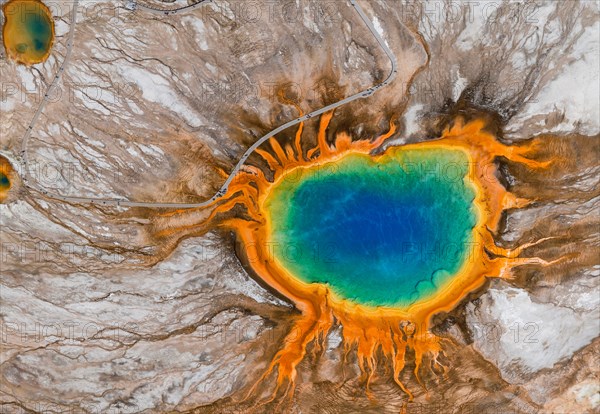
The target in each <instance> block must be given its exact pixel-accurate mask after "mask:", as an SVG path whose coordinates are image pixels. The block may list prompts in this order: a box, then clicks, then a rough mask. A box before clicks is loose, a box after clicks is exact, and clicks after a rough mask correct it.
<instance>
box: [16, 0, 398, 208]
mask: <svg viewBox="0 0 600 414" xmlns="http://www.w3.org/2000/svg"><path fill="white" fill-rule="evenodd" d="M211 1H212V0H207V1H201V2H199V3H196V4H194V5H191V6H185V7H183V8H180V9H175V10H171V11H168V14H176V13H179V12H183V11H189V10H193V9H194V8H196V7H199V6H200V5H202V4H207V3H209V2H211ZM350 4H351V5H352V7H354V9H355V10H356V12H357V13H358V15H359V16H360V18H361V19H362V21H363V22H364V23H365V25H366V26H367V28H368V29H369V31H370V32H371V34H372V35H373V36H374V37H375V39H376V40H377V43H378V44H379V46H380V47H381V48H382V49H383V51H384V52H385V54H386V55H387V57H388V58H389V60H390V63H391V65H392V69H391V71H390V73H389V75H388V77H387V78H386V79H385V80H384V81H383V82H381V83H379V84H377V85H375V86H372V87H370V88H369V89H367V90H365V91H362V92H359V93H356V94H354V95H352V96H348V97H347V98H344V99H342V100H341V101H339V102H336V103H333V104H331V105H327V106H325V107H323V108H321V109H317V110H316V111H313V112H311V113H308V114H306V115H303V116H301V117H298V118H296V119H294V120H291V121H289V122H287V123H285V124H283V125H281V126H279V127H278V128H275V129H274V130H272V131H271V132H269V133H268V134H266V135H264V136H262V137H261V138H260V139H259V140H257V141H256V142H255V143H254V144H253V145H252V146H251V147H250V148H248V149H247V150H246V152H244V154H243V155H242V156H241V158H240V159H239V161H238V163H237V164H236V166H235V167H234V169H233V170H232V171H231V173H230V174H229V177H227V180H225V182H224V183H223V185H222V186H221V188H220V189H219V190H218V191H217V193H216V194H215V195H213V196H212V197H211V198H210V199H208V200H206V201H203V202H201V203H154V202H138V201H129V200H122V199H114V198H90V197H69V196H63V195H60V194H55V193H51V192H49V191H47V190H45V189H43V188H40V187H38V186H37V184H34V183H31V182H29V169H28V166H27V141H28V140H29V136H30V135H31V130H32V129H33V126H34V124H35V122H36V121H37V119H38V117H39V116H40V114H41V112H42V111H43V109H44V106H45V105H46V102H47V100H48V96H49V94H50V92H51V91H52V89H53V87H54V85H55V84H56V82H57V81H58V80H59V79H60V76H61V74H62V73H63V70H64V68H65V66H66V64H67V63H68V61H69V59H70V57H71V50H72V48H73V33H74V31H75V23H76V14H77V6H78V0H75V2H74V3H73V20H72V23H71V28H70V29H69V38H68V39H69V40H68V43H67V54H66V56H65V59H64V60H63V62H62V64H61V65H60V67H59V70H58V73H57V75H56V76H55V77H54V79H53V80H52V83H51V84H50V87H49V88H48V92H47V93H46V94H45V96H44V99H43V100H42V102H41V103H40V106H39V107H38V109H37V111H36V113H35V115H34V117H33V119H32V120H31V123H30V124H29V127H28V129H27V131H26V133H25V136H24V137H23V141H22V148H21V156H22V158H23V163H24V165H23V167H24V168H23V171H24V172H23V182H24V183H25V186H27V187H28V188H30V189H33V190H36V191H39V192H40V193H42V194H44V195H45V196H46V197H48V198H51V199H54V200H60V201H65V202H69V203H76V204H96V205H106V206H123V207H149V208H197V207H204V206H207V205H209V204H211V203H213V202H214V201H216V200H218V199H219V198H221V197H222V196H223V195H224V194H225V193H226V192H227V189H228V188H229V184H231V182H232V181H233V180H234V178H235V176H236V174H237V173H238V172H239V171H240V169H241V168H242V166H243V165H244V163H245V162H246V160H247V159H248V157H250V155H251V154H252V153H253V152H254V151H255V150H256V149H257V148H258V147H260V146H261V145H262V144H263V143H264V142H265V141H267V140H268V139H269V138H271V137H273V136H275V135H276V134H278V133H280V132H281V131H283V130H285V129H287V128H290V127H292V126H294V125H297V124H299V123H301V122H304V121H306V120H308V119H310V118H312V117H315V116H318V115H321V114H323V113H325V112H327V111H331V110H333V109H335V108H338V107H340V106H342V105H345V104H347V103H349V102H352V101H355V100H357V99H364V98H367V97H369V96H371V95H373V94H374V93H375V92H377V91H378V90H379V89H381V88H383V87H385V86H387V85H388V84H390V83H391V82H392V81H393V80H394V78H395V77H396V74H397V73H398V68H397V62H396V56H394V54H393V52H392V51H391V50H390V48H389V47H388V46H387V45H386V43H385V41H384V40H383V39H382V38H381V36H380V35H379V33H378V32H377V30H375V28H374V27H373V24H372V23H371V22H370V20H369V18H368V17H367V15H366V14H365V13H364V12H363V10H362V8H361V7H360V6H359V5H358V3H357V2H356V0H350ZM137 8H138V9H140V10H146V11H151V12H153V13H154V12H157V11H158V10H157V9H152V8H148V7H146V6H139V5H137ZM160 12H161V14H165V11H164V10H163V11H160Z"/></svg>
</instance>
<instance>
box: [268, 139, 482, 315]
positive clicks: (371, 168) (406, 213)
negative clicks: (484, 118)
mask: <svg viewBox="0 0 600 414" xmlns="http://www.w3.org/2000/svg"><path fill="white" fill-rule="evenodd" d="M407 165H408V166H410V168H407ZM419 165H420V166H419ZM448 165H451V168H445V166H448ZM436 166H437V167H436ZM421 167H422V168H421ZM436 168H437V169H438V171H439V173H436V172H435V171H436ZM334 170H335V173H331V169H328V170H322V171H320V172H316V173H314V172H311V173H308V174H305V176H304V177H303V178H302V179H301V180H300V181H293V182H292V181H289V182H286V181H284V182H283V183H282V184H280V185H279V186H278V187H277V188H275V189H274V190H273V193H272V195H271V197H270V200H269V201H268V208H269V209H270V211H271V213H272V217H273V220H272V221H273V231H272V232H273V234H272V239H273V241H274V242H275V255H276V257H277V259H278V260H280V261H281V262H282V263H283V264H284V266H285V267H286V268H287V269H288V270H290V271H291V272H292V273H293V274H294V275H295V276H296V277H298V278H300V279H301V280H303V281H305V282H308V283H326V284H328V285H329V286H330V287H331V288H332V289H333V290H334V291H335V292H336V293H337V294H338V295H340V296H342V297H344V298H346V299H350V300H352V301H354V302H357V303H362V304H368V305H374V306H377V305H386V306H393V305H407V304H410V303H412V302H414V301H415V300H417V299H419V298H422V297H424V296H427V295H430V294H432V293H434V292H435V290H436V289H437V288H438V287H439V286H441V285H442V284H443V283H445V282H447V281H448V280H449V279H450V278H451V277H452V276H453V275H454V274H455V273H456V272H457V271H458V270H459V268H460V267H461V265H462V264H463V262H464V260H466V258H467V255H466V252H467V248H468V243H469V242H470V240H471V232H472V228H473V226H474V225H475V222H476V216H475V212H474V210H473V206H472V201H473V199H474V191H473V189H472V187H471V186H470V185H468V184H465V181H464V180H463V177H464V175H465V174H466V173H467V168H466V159H465V158H464V155H463V154H462V153H460V152H458V151H447V150H443V151H442V150H428V151H403V152H399V155H397V156H395V157H388V158H387V159H384V160H383V161H382V162H380V163H377V164H375V163H374V162H373V161H372V159H371V158H370V157H368V156H363V155H350V156H347V157H345V158H344V159H342V160H341V161H340V162H338V163H336V164H335V168H334ZM324 171H327V172H326V173H324ZM457 171H459V172H460V174H458V175H457Z"/></svg>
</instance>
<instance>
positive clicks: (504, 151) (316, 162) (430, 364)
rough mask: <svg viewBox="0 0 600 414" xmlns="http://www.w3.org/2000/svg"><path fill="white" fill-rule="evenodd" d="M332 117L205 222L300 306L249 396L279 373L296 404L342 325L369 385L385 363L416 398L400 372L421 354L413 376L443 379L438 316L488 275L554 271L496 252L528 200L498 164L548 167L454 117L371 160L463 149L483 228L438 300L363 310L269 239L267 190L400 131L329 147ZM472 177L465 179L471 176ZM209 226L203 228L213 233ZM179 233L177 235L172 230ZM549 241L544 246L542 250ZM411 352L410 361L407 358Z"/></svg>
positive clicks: (245, 174)
mask: <svg viewBox="0 0 600 414" xmlns="http://www.w3.org/2000/svg"><path fill="white" fill-rule="evenodd" d="M332 116H333V114H332V113H331V112H329V113H326V114H324V115H323V116H322V117H321V120H320V126H319V130H318V136H317V146H316V147H314V148H312V149H309V150H308V151H307V152H306V154H304V153H303V151H302V146H301V145H300V138H301V133H302V128H303V126H302V124H301V125H300V128H299V130H298V134H297V136H296V139H295V140H294V142H293V143H292V144H287V145H285V146H283V147H282V146H281V145H280V144H279V143H278V141H277V140H275V139H274V138H272V139H271V140H270V142H269V143H270V146H271V149H272V151H266V150H257V152H258V154H260V155H261V156H262V157H263V158H264V159H265V161H266V162H267V164H268V165H269V168H270V169H271V170H272V172H273V179H272V180H269V179H267V177H266V175H265V174H264V172H263V171H262V170H261V169H260V168H257V167H254V166H245V167H244V169H243V171H241V172H240V174H239V175H238V176H237V177H236V179H235V180H234V181H233V182H232V184H231V185H230V187H229V189H228V192H227V194H226V196H225V197H223V199H221V201H219V202H218V203H216V204H215V205H213V207H212V209H213V211H211V213H210V215H209V217H208V218H207V219H206V220H208V221H214V220H217V221H216V223H214V224H216V225H218V226H221V227H223V228H226V229H231V230H233V231H234V232H235V234H236V235H237V237H238V239H239V241H241V246H242V249H241V250H242V251H241V253H242V255H244V256H245V257H243V259H244V260H245V261H246V262H247V263H248V264H249V266H250V267H251V268H252V270H253V271H254V272H255V273H256V275H257V276H258V277H260V278H261V279H262V280H263V281H264V282H266V283H267V284H268V285H269V286H271V287H272V288H273V289H276V290H277V291H278V292H279V293H280V294H281V295H283V296H285V297H286V298H288V299H289V300H290V301H292V302H293V303H294V305H295V306H296V308H297V309H298V310H299V311H300V313H301V315H300V316H299V317H298V318H297V319H296V320H295V321H294V327H293V329H292V330H291V331H290V332H289V334H288V335H287V337H286V339H285V341H284V343H283V345H282V348H281V349H280V350H279V352H277V354H276V355H275V357H274V359H273V361H272V362H271V364H270V366H269V368H268V369H267V371H266V372H265V374H264V375H263V376H262V378H261V379H260V380H259V381H258V382H257V384H256V385H255V387H254V388H253V389H252V390H251V391H250V392H251V393H252V392H254V390H255V388H256V386H257V385H258V384H259V383H260V382H262V381H263V380H265V379H266V378H267V377H268V376H270V375H271V374H274V373H276V376H277V386H276V389H275V391H274V393H273V397H272V398H275V397H276V395H277V393H278V391H280V390H284V391H285V394H287V395H288V396H291V395H292V393H293V390H294V385H295V381H296V377H297V370H296V368H297V366H298V364H299V363H300V362H301V361H302V359H303V358H304V357H305V355H306V353H307V348H308V347H309V345H311V346H313V349H315V350H320V349H323V347H324V345H325V340H326V337H327V334H328V332H329V331H330V329H331V328H332V327H333V326H334V325H337V324H339V325H341V327H342V336H343V343H344V349H345V351H346V353H349V352H356V355H357V358H358V363H359V366H360V369H361V371H362V373H363V377H364V379H365V380H366V387H367V391H368V388H369V382H370V381H371V380H372V378H373V375H374V374H375V371H376V368H377V364H378V363H379V362H380V360H382V359H383V360H385V363H387V364H389V365H391V367H392V368H393V378H394V381H395V382H396V383H397V385H398V386H399V387H400V388H401V389H402V390H403V391H404V392H405V393H406V394H407V396H408V398H409V399H412V393H411V391H410V390H409V389H408V388H407V387H406V386H405V385H404V384H403V383H402V382H401V380H400V374H401V372H402V371H403V369H404V368H405V363H406V358H407V355H411V359H412V358H413V357H412V355H414V376H415V377H416V379H417V380H418V381H419V383H420V384H421V385H422V386H423V387H424V388H425V384H424V382H423V381H422V379H421V377H422V375H423V373H424V372H425V371H424V370H429V371H431V372H433V373H435V374H444V373H445V372H446V367H444V366H443V365H442V362H441V361H440V357H441V356H442V355H443V353H444V351H443V347H444V345H446V344H447V342H448V340H446V339H444V338H440V337H438V336H436V335H434V334H433V333H432V332H431V331H430V324H431V318H432V315H434V314H435V313H438V312H442V311H450V310H452V309H453V308H454V307H455V306H456V305H457V304H458V303H459V302H460V301H461V300H462V299H463V298H464V297H465V296H466V295H467V294H468V293H469V292H471V291H473V290H475V289H477V288H478V287H480V286H482V284H483V283H484V282H485V279H486V277H504V278H510V275H511V269H512V268H514V267H515V266H519V265H523V264H530V263H535V264H539V265H547V264H548V263H547V262H545V261H543V260H541V259H538V258H520V257H518V256H519V253H520V251H521V250H522V249H523V248H525V247H528V246H530V245H531V244H530V245H526V246H521V247H519V248H517V249H513V250H508V249H503V248H500V247H498V246H496V245H495V243H494V238H493V235H494V234H495V232H496V231H497V228H498V224H499V221H500V216H501V213H502V211H503V210H504V209H508V208H515V207H522V206H525V205H527V204H528V203H529V202H530V201H529V200H525V199H520V198H516V197H515V196H514V195H513V194H511V193H509V192H508V191H507V190H506V189H505V188H504V187H503V186H502V184H501V183H500V182H499V181H498V179H497V178H496V175H495V173H496V167H495V164H494V159H495V158H496V157H504V158H506V159H508V160H511V161H514V162H518V163H522V164H524V165H525V166H527V167H528V168H530V169H544V168H547V166H548V162H539V161H536V160H533V159H531V158H529V157H528V156H531V155H533V154H534V152H535V149H536V147H537V145H538V141H536V140H532V141H529V142H528V143H527V144H524V145H518V146H508V145H505V144H502V143H501V142H499V141H497V140H496V137H495V136H493V135H492V134H490V133H488V132H486V131H484V127H485V124H484V122H483V121H481V120H475V121H472V122H469V123H467V124H465V123H464V121H463V120H462V119H457V120H456V121H455V122H454V125H453V126H452V127H451V128H447V129H446V130H444V131H443V133H442V135H441V137H440V138H438V139H435V140H431V141H426V142H419V143H414V144H408V145H404V146H399V147H389V148H388V149H387V150H386V151H384V152H383V154H379V155H371V156H372V159H373V160H374V161H377V160H378V159H379V158H380V157H383V156H386V155H389V154H390V153H391V152H393V151H404V150H407V149H415V148H418V149H426V148H432V149H451V150H455V151H456V150H462V151H464V153H465V154H466V155H467V157H468V159H469V160H470V163H469V176H468V180H469V181H470V182H471V185H473V186H474V189H475V194H476V198H475V200H474V201H473V202H474V204H475V207H476V210H477V224H476V225H475V227H474V228H473V243H472V251H471V252H470V258H469V260H466V261H465V263H464V264H463V265H462V267H461V269H460V270H459V272H458V273H457V274H456V275H455V276H454V277H453V278H452V279H451V281H450V282H449V283H447V284H445V285H444V286H442V287H441V288H440V289H438V290H437V291H436V292H435V293H434V294H432V295H430V296H427V297H426V298H424V299H422V300H419V301H417V302H414V303H413V304H411V305H410V306H407V307H405V308H400V307H370V306H365V305H362V304H357V303H354V302H352V301H349V300H346V299H344V298H341V297H339V296H337V295H336V294H335V293H334V292H333V291H331V289H329V287H328V286H327V285H324V284H318V283H312V284H309V283H305V282H303V281H301V280H299V279H298V278H296V277H294V275H293V274H291V273H290V272H289V271H288V270H287V269H286V268H284V267H283V266H282V265H281V263H280V262H279V261H278V260H277V259H276V258H274V257H273V252H272V248H270V247H269V246H270V243H269V237H270V234H271V225H272V224H271V222H270V220H271V219H270V218H269V214H268V212H266V211H265V200H266V199H267V197H268V195H269V192H270V190H271V189H273V188H274V187H275V186H276V185H277V184H278V183H279V182H280V180H282V179H283V178H284V177H286V176H287V175H288V174H294V173H298V172H301V170H300V171H298V170H299V169H311V168H319V167H323V166H324V165H325V164H326V163H331V162H335V161H336V160H338V159H340V158H341V157H344V156H346V155H348V154H349V153H361V154H372V153H373V152H374V150H376V149H378V148H380V146H381V145H382V144H383V142H384V141H385V140H386V139H387V138H389V137H390V136H392V135H393V134H394V132H395V126H394V124H393V122H391V123H390V128H389V131H388V132H387V133H385V134H384V135H382V136H380V137H377V138H375V139H373V140H372V141H371V140H360V141H352V139H351V138H350V136H348V135H347V134H346V133H341V134H338V135H337V137H336V139H335V143H334V144H333V145H330V144H329V143H328V142H327V140H326V130H327V126H328V124H329V122H330V120H331V118H332ZM465 179H467V178H465ZM235 205H241V206H243V207H245V213H244V214H243V217H240V215H239V214H238V215H236V216H235V217H233V218H231V214H229V215H225V214H223V215H222V217H228V218H223V219H219V216H220V215H219V214H218V213H225V212H227V211H229V210H230V209H231V208H232V207H233V206H235ZM210 226H211V224H210V223H208V222H207V221H204V222H203V224H202V225H201V226H196V229H198V228H204V229H206V228H207V227H210ZM179 230H181V229H171V231H172V232H176V231H179ZM541 241H543V240H539V241H537V242H536V243H539V242H541ZM409 350H410V351H412V352H411V353H410V354H409V353H408V351H409Z"/></svg>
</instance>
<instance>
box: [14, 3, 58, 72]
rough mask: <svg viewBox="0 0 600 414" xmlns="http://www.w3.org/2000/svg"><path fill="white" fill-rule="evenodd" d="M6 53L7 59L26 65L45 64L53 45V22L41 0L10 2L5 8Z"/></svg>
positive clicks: (48, 10)
mask: <svg viewBox="0 0 600 414" xmlns="http://www.w3.org/2000/svg"><path fill="white" fill-rule="evenodd" d="M3 12H4V16H5V19H6V21H5V22H4V27H3V29H2V30H3V40H4V49H5V50H6V53H7V55H8V56H9V57H10V58H11V59H13V60H14V61H16V62H17V63H22V64H25V65H33V64H36V63H41V62H44V61H45V60H46V59H47V58H48V56H49V55H50V51H51V50H52V43H53V41H54V21H53V20H52V13H51V12H50V9H49V8H48V7H47V6H46V5H45V4H44V3H42V2H41V1H39V0H11V1H9V2H8V3H6V4H5V5H4V7H3Z"/></svg>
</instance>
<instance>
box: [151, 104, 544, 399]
mask: <svg viewBox="0 0 600 414" xmlns="http://www.w3.org/2000/svg"><path fill="white" fill-rule="evenodd" d="M332 116H333V113H332V112H329V113H326V114H324V115H323V116H322V118H321V121H320V125H319V130H318V136H317V145H316V146H315V147H314V148H311V149H308V150H307V151H305V150H304V148H303V146H302V143H303V125H302V124H301V125H300V127H299V129H298V131H297V133H296V136H295V140H294V142H293V143H290V144H286V145H281V144H280V143H279V142H278V141H277V140H276V139H275V138H271V140H270V142H269V143H270V147H271V148H270V150H265V149H259V150H257V152H258V153H259V154H260V156H261V157H262V158H263V159H264V160H265V162H266V163H267V164H268V167H269V175H270V174H272V177H271V178H268V175H267V174H266V173H265V171H264V170H263V169H261V168H259V167H255V166H246V167H245V168H244V170H243V171H242V172H241V173H240V174H239V175H238V176H237V177H236V179H235V180H234V181H233V182H232V184H231V185H230V187H229V189H228V192H227V194H226V195H225V196H224V197H223V199H221V200H220V201H218V202H216V203H215V205H214V206H213V207H212V208H211V209H210V214H209V215H208V217H207V218H206V219H205V220H202V223H199V224H195V225H194V224H192V225H187V226H185V227H173V226H168V228H163V229H162V230H160V231H159V232H158V233H157V235H159V236H161V237H172V236H174V235H177V234H181V232H184V233H188V234H189V233H194V232H199V233H202V232H205V231H206V230H208V229H210V228H213V227H215V226H216V227H219V228H224V229H231V230H233V231H234V232H235V234H236V235H237V237H238V239H239V240H240V242H241V243H240V245H241V248H240V255H241V256H242V258H243V261H244V262H245V263H247V265H248V267H249V268H250V270H251V271H252V272H253V273H255V274H256V275H257V276H258V277H259V278H260V279H261V280H262V281H264V282H265V283H266V284H268V286H270V287H271V288H273V289H274V290H276V291H277V292H278V293H279V294H281V295H282V296H284V297H285V298H287V299H289V300H291V301H292V302H293V303H294V305H295V306H296V308H297V309H298V310H299V311H300V312H301V316H300V317H299V318H298V319H297V320H296V321H295V325H294V328H293V329H292V330H291V332H290V333H289V335H288V337H287V338H286V340H285V341H284V345H283V348H282V349H281V350H280V351H279V352H278V353H277V355H276V356H275V358H274V360H273V361H272V363H271V366H270V368H269V369H268V370H267V372H266V373H265V375H264V376H263V379H265V378H266V377H267V376H269V375H270V374H272V373H274V372H275V371H276V372H277V374H276V375H277V389H278V390H279V389H282V388H281V387H282V386H285V388H283V390H284V394H287V393H290V392H293V389H294V384H295V378H296V375H297V372H296V367H297V366H298V364H299V363H300V362H301V361H302V359H303V358H304V356H305V355H306V352H307V349H308V348H309V347H313V349H314V348H316V349H322V347H323V346H324V340H325V337H326V336H327V333H328V332H329V331H330V330H331V329H332V327H334V326H336V325H337V324H339V325H341V327H342V336H343V341H344V346H345V349H346V352H350V351H351V350H354V349H355V350H356V352H357V356H358V359H359V365H360V368H361V370H362V372H363V374H364V375H365V379H366V381H367V383H366V387H367V389H368V386H369V381H370V380H371V378H372V376H373V374H374V372H375V370H376V367H377V364H378V362H379V361H378V360H379V359H380V356H384V357H385V361H387V362H385V363H387V364H390V365H391V366H392V367H393V376H394V381H395V382H396V383H397V385H398V386H399V387H400V388H402V390H404V391H405V392H406V393H407V394H408V395H409V397H410V398H412V393H411V391H410V390H409V389H408V388H407V387H405V385H404V384H403V383H402V382H401V381H400V379H399V376H400V373H401V372H402V370H403V369H404V367H405V365H406V361H405V357H406V355H407V351H410V352H411V353H414V362H415V367H414V375H415V376H416V378H417V379H418V380H419V382H420V383H421V385H422V386H424V387H426V384H425V383H424V382H423V381H421V379H420V376H421V374H423V373H424V370H429V371H430V372H434V373H436V374H443V373H444V372H445V369H446V367H445V366H444V365H443V364H442V362H441V357H442V355H443V353H444V346H450V343H449V342H447V341H445V340H442V339H441V338H439V337H437V336H436V335H434V334H433V333H432V332H431V331H430V322H431V318H432V316H433V315H434V314H435V313H438V312H443V311H449V310H451V309H452V308H453V307H454V306H455V305H456V304H457V303H458V302H459V301H460V300H461V299H462V298H464V297H465V295H467V294H468V293H469V292H471V291H473V290H475V289H477V288H478V287H480V286H481V285H482V284H483V283H484V282H485V280H486V278H488V277H503V278H509V279H510V277H511V269H512V268H514V267H515V266H520V265H523V264H538V265H542V266H543V265H546V264H547V263H546V262H545V261H544V260H541V259H539V258H535V257H533V258H523V257H520V256H519V255H520V252H521V250H522V249H524V248H526V247H529V246H531V245H533V244H536V243H538V242H541V241H543V239H540V240H537V241H534V242H532V243H530V244H529V245H525V246H520V247H519V248H516V249H512V250H509V249H503V248H499V247H498V246H496V244H495V243H494V233H495V232H496V231H497V229H498V225H499V221H500V217H501V214H502V212H503V210H505V209H509V208H520V207H523V206H526V205H527V204H528V203H529V202H530V200H526V199H522V198H518V197H516V196H514V195H513V194H511V193H510V192H508V191H507V190H506V188H505V187H504V186H503V185H502V184H501V183H500V181H499V180H498V178H497V176H496V167H495V164H494V160H495V159H496V158H497V157H505V158H506V159H508V160H511V161H513V162H516V163H519V164H521V165H523V166H524V167H526V168H528V169H531V170H532V171H535V170H539V169H544V168H547V167H548V166H549V165H550V162H549V161H540V160H536V159H534V158H533V157H534V156H535V154H536V149H537V148H538V146H539V142H538V141H537V140H530V141H528V142H527V143H526V144H521V145H514V146H510V145H505V144H502V143H501V142H499V141H498V140H497V139H496V137H495V136H493V135H492V134H491V133H489V132H486V130H485V126H486V125H485V122H484V121H483V120H473V121H470V122H468V123H465V122H464V121H463V119H462V118H458V119H456V120H455V121H454V122H453V124H452V125H451V126H450V127H448V128H446V130H445V131H444V132H443V134H442V135H441V137H439V138H438V139H434V140H430V141H425V142H419V143H415V144H407V145H403V146H390V147H388V148H387V149H385V150H383V151H381V150H382V144H383V143H384V141H385V140H386V139H387V138H389V137H390V136H392V135H393V134H394V132H395V125H394V123H393V122H392V123H390V128H389V131H388V132H387V133H385V134H383V135H381V136H379V137H377V138H375V139H373V140H358V141H353V140H352V139H351V137H350V136H349V135H348V134H346V133H339V134H338V135H337V136H336V138H335V143H333V144H329V143H328V141H327V138H326V136H327V127H328V124H329V122H330V121H331V118H332ZM237 206H242V207H243V210H244V213H242V214H240V213H239V212H238V213H233V214H232V212H234V211H235V210H236V208H237ZM173 214H177V213H169V214H168V215H169V216H172V215H173ZM159 227H160V225H159ZM383 229H385V230H383ZM380 351H381V353H380ZM378 355H379V357H378ZM261 381H262V380H261ZM259 383H260V381H259ZM257 385H258V384H257ZM276 394H277V391H276V392H275V393H274V396H275V395H276Z"/></svg>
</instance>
